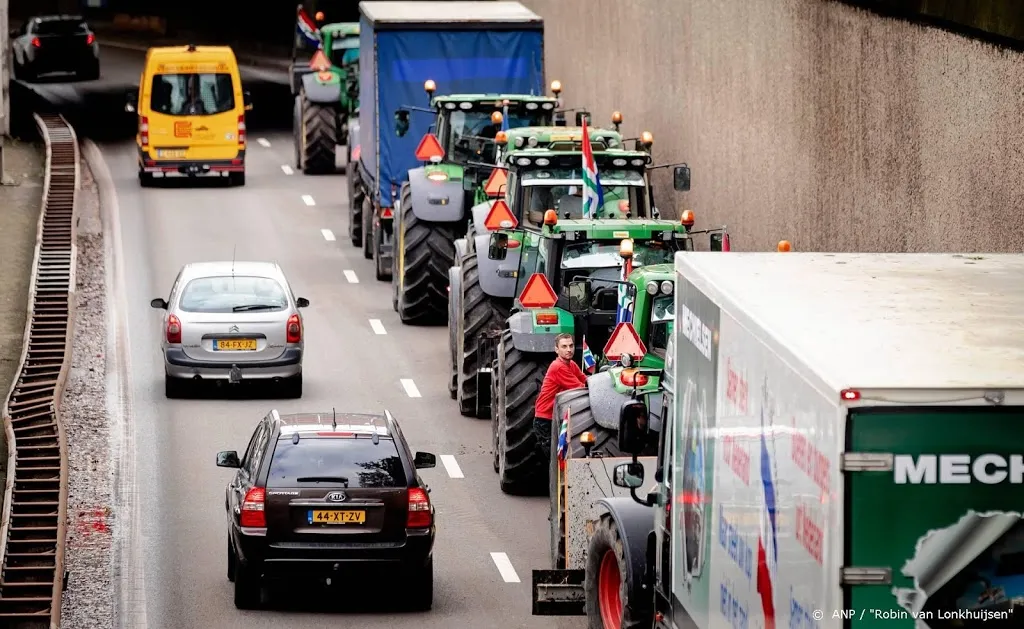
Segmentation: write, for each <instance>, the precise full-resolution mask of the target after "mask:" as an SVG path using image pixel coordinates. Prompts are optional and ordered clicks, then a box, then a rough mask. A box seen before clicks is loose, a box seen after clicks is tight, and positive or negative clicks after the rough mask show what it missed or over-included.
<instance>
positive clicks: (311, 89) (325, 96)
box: [302, 72, 341, 105]
mask: <svg viewBox="0 0 1024 629" xmlns="http://www.w3.org/2000/svg"><path fill="white" fill-rule="evenodd" d="M302 89H303V91H304V92H305V93H306V100H307V101H309V102H311V103H316V104H317V105H340V104H341V85H340V84H339V83H327V84H324V83H321V82H320V81H318V80H317V78H316V73H314V72H310V73H309V74H303V75H302Z"/></svg>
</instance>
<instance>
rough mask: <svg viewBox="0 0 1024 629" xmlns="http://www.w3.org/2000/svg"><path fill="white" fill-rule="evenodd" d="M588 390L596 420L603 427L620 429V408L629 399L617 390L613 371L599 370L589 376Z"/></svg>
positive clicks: (591, 409)
mask: <svg viewBox="0 0 1024 629" xmlns="http://www.w3.org/2000/svg"><path fill="white" fill-rule="evenodd" d="M587 390H589V391H590V411H591V412H592V413H593V414H594V421H595V422H597V425H598V426H600V427H601V428H605V429H607V430H614V431H616V432H618V430H619V409H621V408H622V403H623V402H625V401H626V400H627V399H628V396H626V395H623V394H622V393H619V392H618V391H616V390H615V382H614V381H613V380H612V373H611V371H599V372H597V373H595V374H594V375H592V376H590V377H589V378H587Z"/></svg>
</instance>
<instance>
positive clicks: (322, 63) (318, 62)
mask: <svg viewBox="0 0 1024 629" xmlns="http://www.w3.org/2000/svg"><path fill="white" fill-rule="evenodd" d="M309 67H311V68H313V69H314V70H320V71H321V72H322V71H324V70H330V69H331V62H330V60H328V59H327V55H325V54H324V51H323V50H320V49H317V51H316V52H315V53H314V54H313V58H312V59H310V60H309Z"/></svg>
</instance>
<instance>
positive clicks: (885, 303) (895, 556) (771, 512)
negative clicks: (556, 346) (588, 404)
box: [585, 252, 1024, 629]
mask: <svg viewBox="0 0 1024 629" xmlns="http://www.w3.org/2000/svg"><path fill="white" fill-rule="evenodd" d="M675 264H676V325H675V330H674V333H673V334H674V336H673V340H672V347H671V349H670V350H669V351H671V352H673V354H672V358H671V360H668V361H667V364H666V373H665V378H664V381H665V389H666V390H665V395H664V396H663V399H664V404H665V406H666V408H665V409H664V412H665V413H666V414H665V415H664V417H665V420H664V429H663V430H662V434H661V435H660V440H661V443H660V452H659V456H658V464H657V466H656V467H657V471H656V479H655V480H657V481H658V483H657V487H656V489H655V490H654V491H652V492H650V493H649V494H647V495H646V496H641V495H637V493H636V492H635V491H634V492H633V496H634V497H633V498H632V499H631V498H611V499H606V500H604V501H603V503H604V506H605V508H606V509H605V510H606V513H605V514H604V515H602V516H600V520H599V521H598V522H596V524H595V527H594V530H595V534H594V536H593V538H592V540H591V545H590V547H589V549H588V563H587V575H586V580H585V582H586V598H587V604H586V607H587V612H588V615H589V616H590V623H591V624H590V627H591V628H595V627H620V626H621V627H634V626H636V627H640V626H645V627H651V626H652V625H653V626H655V627H665V628H669V627H671V628H674V629H682V628H684V627H686V628H689V627H699V628H700V629H761V628H763V629H783V628H790V629H796V628H799V629H805V628H806V629H874V628H878V629H883V628H884V629H947V628H951V627H985V628H992V627H1011V626H1013V627H1021V626H1024V524H1022V517H1021V514H1022V511H1024V256H1021V255H1012V254H980V255H957V254H825V253H790V254H787V255H778V254H762V253H733V254H731V255H728V256H722V255H717V254H711V253H696V252H681V253H678V254H677V255H676V260H675ZM635 404H637V405H639V404H641V402H636V403H635ZM642 416H643V415H642V409H641V410H640V411H639V412H638V411H637V410H636V408H632V409H631V408H630V407H629V406H628V405H627V407H625V408H624V409H623V412H622V416H621V420H620V421H621V422H622V423H621V424H620V431H619V436H620V439H621V440H622V444H621V445H623V446H624V450H625V451H627V452H631V451H633V450H631V449H630V448H631V447H632V446H631V444H632V443H640V442H641V441H642V439H641V437H642V436H643V426H644V423H643V422H638V421H637V418H638V417H642ZM613 475H614V482H615V484H616V485H619V486H622V487H632V488H640V487H645V488H646V487H649V486H650V480H651V479H646V480H645V479H644V475H645V474H644V469H643V466H640V465H636V466H633V464H632V463H623V464H620V465H619V466H618V467H617V468H616V469H615V471H614V474H613ZM638 521H642V522H645V523H646V526H640V525H638ZM618 540H622V543H620V544H617V543H616V542H617V541H618ZM609 542H611V543H609ZM605 557H607V559H608V561H605V560H604V558H605ZM616 567H617V568H618V569H619V571H618V573H616V570H614V569H613V568H616Z"/></svg>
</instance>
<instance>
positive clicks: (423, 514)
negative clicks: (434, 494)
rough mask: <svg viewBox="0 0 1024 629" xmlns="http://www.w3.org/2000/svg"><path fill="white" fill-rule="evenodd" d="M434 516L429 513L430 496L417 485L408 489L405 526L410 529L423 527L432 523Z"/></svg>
mask: <svg viewBox="0 0 1024 629" xmlns="http://www.w3.org/2000/svg"><path fill="white" fill-rule="evenodd" d="M433 521H434V516H433V515H431V513H430V498H428V497H427V492H426V491H424V490H423V489H421V488H419V487H413V488H412V489H410V490H409V515H408V517H406V520H405V526H406V528H410V529H425V528H427V527H429V526H430V525H431V524H433Z"/></svg>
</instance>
